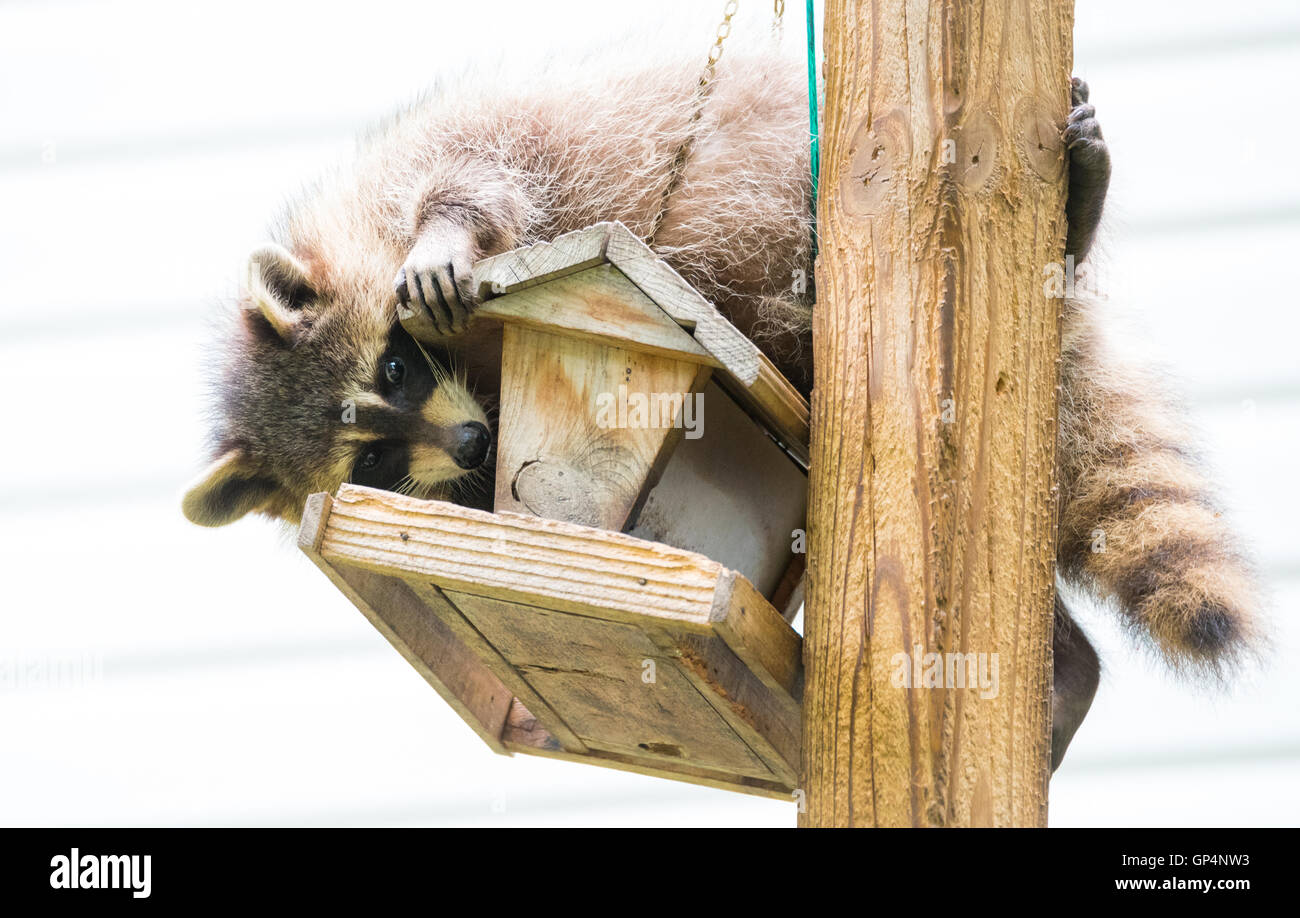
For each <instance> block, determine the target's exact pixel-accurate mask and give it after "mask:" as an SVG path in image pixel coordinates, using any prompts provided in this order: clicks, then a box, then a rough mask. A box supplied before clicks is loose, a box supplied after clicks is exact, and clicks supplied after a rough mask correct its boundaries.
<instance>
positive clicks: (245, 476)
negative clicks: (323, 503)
mask: <svg viewBox="0 0 1300 918" xmlns="http://www.w3.org/2000/svg"><path fill="white" fill-rule="evenodd" d="M278 489H279V485H277V484H276V482H275V479H273V478H270V477H268V476H266V475H263V474H261V473H260V472H259V471H258V470H257V469H256V468H255V467H254V466H253V464H252V463H251V462H250V461H249V459H248V455H247V454H246V453H245V452H244V451H243V450H242V449H239V448H237V447H236V448H235V449H230V450H227V451H226V452H225V453H223V454H222V455H221V456H220V457H218V458H217V460H216V461H215V462H213V463H212V465H210V466H209V467H208V469H207V471H205V472H204V473H203V474H202V475H200V476H199V478H198V480H197V481H195V482H194V483H193V484H192V485H190V488H189V490H188V491H186V492H185V497H184V498H183V499H182V501H181V510H182V511H183V512H184V513H185V517H186V519H188V520H189V521H190V522H191V523H197V524H198V525H200V526H225V525H226V524H227V523H233V522H234V521H235V520H237V519H239V518H240V517H242V516H243V515H244V514H246V513H249V512H250V511H253V510H256V509H258V508H259V507H261V506H262V505H264V504H265V503H266V502H267V501H268V500H269V499H270V498H271V497H272V496H274V495H275V493H276V491H277V490H278Z"/></svg>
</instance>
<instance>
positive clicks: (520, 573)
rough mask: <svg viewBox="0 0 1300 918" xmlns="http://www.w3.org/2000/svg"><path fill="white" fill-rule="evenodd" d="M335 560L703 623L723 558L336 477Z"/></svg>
mask: <svg viewBox="0 0 1300 918" xmlns="http://www.w3.org/2000/svg"><path fill="white" fill-rule="evenodd" d="M320 552H321V555H322V556H323V557H324V558H326V559H327V560H329V561H330V562H332V563H333V562H340V563H346V564H355V565H358V566H362V567H367V568H370V569H373V570H378V571H380V572H381V573H387V574H398V573H404V574H409V575H415V576H417V577H421V578H427V579H428V580H429V581H431V582H433V583H435V584H436V585H437V586H439V587H441V588H443V589H444V590H446V589H452V590H461V591H467V592H473V593H475V594H476V595H483V596H492V597H496V598H500V599H507V600H511V601H516V602H524V603H529V604H531V605H537V606H545V607H547V608H552V609H561V610H564V611H571V612H575V613H577V614H585V615H591V616H595V617H598V618H608V619H610V620H613V621H620V620H621V621H636V622H640V621H644V617H645V616H652V617H654V618H658V619H662V620H663V621H668V622H674V623H676V625H677V626H678V627H682V628H687V629H693V630H700V631H703V630H707V629H708V627H709V624H708V623H709V618H710V615H711V613H712V609H713V602H714V590H715V588H716V586H717V583H718V581H719V579H720V578H721V576H722V571H723V567H722V566H721V565H720V564H718V563H717V562H716V561H712V560H710V559H709V558H706V557H704V556H702V555H699V554H695V553H693V552H688V551H682V550H681V549H675V548H672V547H670V546H667V545H660V544H657V543H654V542H646V541H644V540H641V539H635V538H632V537H631V536H627V535H623V534H621V533H616V532H607V531H605V530H601V529H593V528H591V527H587V526H578V525H575V524H572V523H566V522H561V521H558V520H547V519H540V518H538V517H534V516H530V515H524V514H514V513H486V512H484V511H481V510H471V509H469V508H467V507H461V506H458V505H456V504H451V503H447V502H445V501H421V500H416V499H414V498H412V497H408V496H405V495H401V494H394V493H392V492H389V491H378V490H375V489H372V488H363V487H360V486H357V485H350V484H345V485H342V486H340V488H339V491H338V494H337V495H336V496H335V498H334V500H333V503H332V511H331V512H330V515H329V522H328V525H327V526H326V530H325V533H324V536H323V538H322V541H321V545H320Z"/></svg>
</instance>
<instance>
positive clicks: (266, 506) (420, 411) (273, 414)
mask: <svg viewBox="0 0 1300 918" xmlns="http://www.w3.org/2000/svg"><path fill="white" fill-rule="evenodd" d="M365 294H366V291H357V290H344V289H337V288H335V287H333V286H331V284H330V282H329V281H328V279H326V278H322V279H319V280H314V279H313V277H312V273H311V269H310V267H309V266H308V265H307V264H306V263H304V262H303V261H301V260H300V259H298V258H297V257H296V256H295V255H293V254H292V253H291V252H289V251H288V250H286V249H284V248H282V247H280V246H267V247H264V248H261V249H258V250H257V251H256V252H254V253H253V255H252V257H251V258H250V259H249V266H248V273H247V278H246V283H245V290H244V293H243V295H242V296H241V299H240V304H239V310H238V316H237V318H236V328H235V333H234V334H233V335H232V336H231V338H230V345H229V351H228V353H227V359H226V362H225V368H224V373H223V376H222V378H221V381H220V387H219V388H220V409H219V416H220V418H221V422H222V423H221V429H220V430H219V431H218V434H217V444H218V449H217V458H216V459H215V460H214V461H213V463H212V464H211V465H210V466H209V467H208V469H207V470H206V471H205V472H204V473H203V474H202V475H200V477H199V478H198V480H197V481H196V482H195V483H194V484H193V485H192V486H191V487H190V488H189V490H188V491H187V492H186V494H185V497H184V500H183V502H182V509H183V510H184V513H185V516H186V517H187V518H189V519H190V520H191V521H192V522H194V523H198V524H199V525H202V526H222V525H225V524H227V523H231V522H234V521H235V520H237V519H239V518H241V517H242V516H244V515H245V514H247V513H249V512H253V511H257V512H260V513H263V514H266V515H268V516H272V517H278V518H280V519H284V520H287V521H291V522H296V521H297V520H298V519H299V517H300V515H301V508H302V505H303V502H304V501H305V500H306V498H307V496H308V495H309V494H312V493H314V492H316V491H331V492H332V491H334V490H335V489H336V488H337V487H338V486H339V485H340V484H342V483H343V482H344V481H353V482H355V483H357V484H365V485H370V486H373V487H379V488H386V489H390V490H398V491H404V492H408V493H415V494H417V495H419V496H424V497H428V496H442V495H443V491H444V489H446V488H448V487H449V486H450V485H451V484H452V483H453V482H456V481H457V480H459V479H462V478H464V477H465V476H467V475H469V474H471V473H472V472H474V471H475V470H477V469H480V468H482V467H483V466H484V465H485V463H486V462H487V459H488V456H489V452H490V446H491V435H490V433H489V430H488V421H487V415H486V414H485V412H484V410H483V408H482V406H481V405H480V404H479V403H478V401H477V400H476V399H475V398H474V397H473V395H471V394H470V392H469V391H468V390H467V389H466V388H465V386H464V384H463V382H462V381H461V380H459V379H457V378H456V377H454V376H453V375H452V374H451V373H450V372H448V371H447V369H446V368H445V367H444V366H442V365H441V364H440V363H438V362H437V361H435V360H434V359H433V358H431V357H430V356H429V355H428V354H427V353H426V352H425V351H424V350H423V349H422V348H421V347H420V345H419V344H417V343H416V342H415V341H414V340H413V339H412V338H411V337H410V336H409V335H408V334H407V333H406V332H405V331H403V330H402V328H401V327H400V326H399V325H397V324H395V313H394V310H393V309H392V308H391V307H390V306H389V304H387V303H386V302H385V303H383V304H382V305H381V307H380V308H376V307H375V305H374V304H373V303H372V302H367V300H369V299H370V297H368V296H366V295H365Z"/></svg>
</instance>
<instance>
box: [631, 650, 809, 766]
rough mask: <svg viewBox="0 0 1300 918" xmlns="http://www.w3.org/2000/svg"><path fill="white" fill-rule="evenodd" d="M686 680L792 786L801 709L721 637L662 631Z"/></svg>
mask: <svg viewBox="0 0 1300 918" xmlns="http://www.w3.org/2000/svg"><path fill="white" fill-rule="evenodd" d="M656 637H657V638H658V640H660V641H661V642H662V643H663V646H664V647H665V648H670V649H671V651H672V653H673V656H674V658H675V659H676V660H677V661H678V666H679V668H680V670H681V672H682V674H683V675H684V676H686V678H687V679H689V680H690V681H691V682H692V683H693V684H694V685H695V686H696V688H697V689H698V690H699V693H700V696H701V697H702V698H704V699H705V700H706V701H707V702H708V703H709V704H710V705H712V706H713V708H714V709H715V710H716V711H717V712H718V714H719V715H720V716H721V717H722V718H723V720H725V721H726V722H727V724H728V726H730V727H731V729H732V730H733V731H735V733H736V734H737V735H738V736H739V737H740V738H741V739H742V740H744V742H745V743H746V744H747V745H748V746H749V748H750V749H751V750H752V751H753V753H754V754H755V755H756V756H758V757H759V758H760V759H762V760H763V762H764V763H765V764H766V765H767V767H768V769H769V770H771V772H772V773H773V774H774V775H776V776H777V777H779V778H780V779H781V780H783V781H786V782H789V783H790V784H791V785H793V784H794V783H796V781H797V780H798V771H799V743H800V741H801V738H800V726H799V709H798V705H797V704H791V700H790V699H789V698H788V697H785V698H782V697H781V696H782V695H783V694H784V693H782V692H773V691H772V690H771V689H770V688H769V687H768V686H766V685H764V684H763V682H762V680H760V679H759V678H758V676H757V675H756V674H755V673H754V672H753V671H751V670H750V669H749V668H748V667H747V666H746V665H745V663H744V661H743V660H741V659H740V658H739V657H738V656H736V654H735V652H734V651H732V650H731V648H729V647H728V646H727V644H726V642H725V641H723V640H722V639H721V638H720V637H716V636H713V635H709V636H703V635H697V634H672V633H670V632H666V631H659V632H657V634H656Z"/></svg>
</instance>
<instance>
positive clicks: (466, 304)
mask: <svg viewBox="0 0 1300 918" xmlns="http://www.w3.org/2000/svg"><path fill="white" fill-rule="evenodd" d="M472 264H473V256H472V253H471V251H470V250H469V246H468V245H459V246H457V245H448V244H447V243H446V242H445V241H444V240H442V239H440V238H434V239H430V240H425V241H421V242H420V243H418V244H417V245H416V247H415V248H414V249H413V250H412V251H411V255H410V257H409V258H408V259H407V261H406V264H405V265H404V266H403V267H402V270H400V271H398V272H397V277H396V279H395V280H394V282H393V288H394V290H395V292H396V293H397V311H398V316H399V317H400V318H401V319H403V320H406V319H409V318H412V317H414V316H415V315H423V316H424V317H426V318H427V319H428V320H429V321H430V322H432V323H433V327H434V328H435V329H437V331H438V334H440V335H444V336H447V337H450V336H452V335H458V334H460V333H461V332H463V331H464V330H465V328H466V327H467V326H468V325H469V320H470V316H471V314H472V312H473V309H474V297H473V290H472V276H473V271H472Z"/></svg>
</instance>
